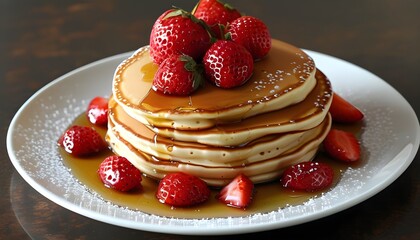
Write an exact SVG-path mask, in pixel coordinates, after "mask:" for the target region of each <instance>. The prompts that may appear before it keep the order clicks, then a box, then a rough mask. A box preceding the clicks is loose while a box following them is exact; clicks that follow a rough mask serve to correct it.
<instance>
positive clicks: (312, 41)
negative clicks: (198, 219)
mask: <svg viewBox="0 0 420 240" xmlns="http://www.w3.org/2000/svg"><path fill="white" fill-rule="evenodd" d="M229 3H231V4H232V5H234V6H236V7H237V8H239V9H240V10H241V12H243V13H246V14H247V15H253V16H256V17H259V18H261V19H262V20H263V21H265V23H266V24H267V25H268V27H269V29H270V31H271V34H272V36H273V37H274V38H277V39H281V40H283V41H286V42H290V43H292V44H294V45H296V46H298V47H301V48H306V49H310V50H315V51H318V52H323V53H326V54H329V55H333V56H336V57H338V58H342V59H345V60H347V61H349V62H352V63H355V64H356V65H359V66H361V67H363V68H365V69H367V70H369V71H371V72H373V73H374V74H376V75H378V76H380V77H381V78H382V79H384V80H385V81H387V82H388V83H389V84H390V85H392V86H393V87H394V88H396V89H397V91H399V92H400V93H401V94H402V95H403V96H404V97H405V98H406V99H407V100H408V102H409V103H410V104H411V106H412V107H413V108H414V110H415V111H416V112H417V113H419V112H420V104H419V101H418V91H419V90H418V89H420V88H419V86H420V84H419V81H420V44H419V43H420V2H419V1H416V0H411V1H410V0H404V1H396V0H395V1H392V0H370V1H364V0H355V1H332V0H328V1H269V0H264V1H245V0H242V1H239V0H236V1H234V0H231V1H229ZM194 4H195V1H162V0H155V1H147V2H146V1H111V0H107V1H99V0H97V1H53V0H50V1H13V0H6V1H5V0H2V1H0V83H1V86H0V102H1V109H0V131H1V133H0V135H1V136H2V138H1V139H0V141H1V147H0V151H1V155H0V164H1V165H0V184H1V185H0V194H1V195H0V196H1V198H0V239H31V238H33V239H92V238H94V239H131V238H136V239H196V238H203V239H216V238H217V239H223V237H186V236H175V235H166V234H158V233H149V232H142V231H137V230H131V229H125V228H121V227H116V226H112V225H108V224H104V223H101V222H98V221H95V220H91V219H88V218H85V217H83V216H80V215H77V214H75V213H73V212H70V211H68V210H66V209H64V208H62V207H60V206H58V205H56V204H55V203H53V202H51V201H49V200H48V199H46V198H45V197H43V196H41V195H40V194H39V193H37V192H36V191H35V190H33V189H32V188H31V187H30V186H29V185H28V184H27V183H26V182H25V181H24V180H23V179H22V178H21V177H20V176H19V174H18V173H17V172H16V171H15V169H14V168H13V166H12V164H11V162H10V159H9V157H8V155H7V151H6V143H5V141H6V132H7V128H8V125H9V123H10V121H11V119H12V117H13V115H14V114H15V113H16V111H17V110H18V109H19V107H20V106H21V105H22V104H23V103H24V102H25V101H26V100H27V99H28V98H29V97H30V96H31V95H32V94H34V93H35V92H36V91H37V90H38V89H40V88H41V87H43V86H44V85H46V84H47V83H49V82H50V81H52V80H54V79H55V78H57V77H59V76H61V75H63V74H65V73H67V72H69V71H71V70H73V69H75V68H77V67H80V66H83V65H85V64H87V63H90V62H92V61H95V60H98V59H101V58H104V57H108V56H111V55H115V54H118V53H122V52H127V51H132V50H135V49H137V48H139V47H140V46H143V45H146V44H148V41H149V33H150V29H151V26H152V25H153V23H154V21H155V19H156V18H157V17H158V16H159V15H160V14H161V13H163V12H164V11H165V10H166V9H167V8H169V7H170V6H171V5H176V6H179V7H182V8H185V9H187V10H190V9H192V8H193V6H194ZM419 171H420V164H419V156H418V155H417V157H416V159H414V161H413V163H412V164H411V166H410V167H409V168H408V169H407V171H406V172H405V173H404V174H403V175H402V176H401V177H400V178H398V179H397V180H396V181H395V182H394V183H393V184H391V185H390V186H389V187H388V188H386V189H385V190H383V191H382V192H380V193H379V194H377V195H376V196H374V197H372V198H371V199H368V200H367V201H365V202H363V203H361V204H359V205H357V206H354V207H352V208H350V209H348V210H345V211H343V212H340V213H338V214H335V215H332V216H329V217H326V218H323V219H320V220H317V221H313V222H310V223H306V224H302V225H298V226H293V227H289V228H284V229H279V230H274V231H269V232H262V233H254V234H247V235H242V236H229V237H226V239H243V238H245V239H257V238H261V239H267V238H274V237H275V238H278V239H296V238H297V239H300V238H313V237H314V236H316V238H317V239H318V238H323V239H420V230H419V217H420V210H419V205H420V199H419V194H418V191H419V186H420V178H419V174H418V172H419ZM17 216H18V217H17Z"/></svg>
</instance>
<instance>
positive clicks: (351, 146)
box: [324, 129, 360, 162]
mask: <svg viewBox="0 0 420 240" xmlns="http://www.w3.org/2000/svg"><path fill="white" fill-rule="evenodd" d="M324 149H325V151H326V152H327V153H328V154H329V155H330V156H332V157H333V158H335V159H338V160H341V161H344V162H354V161H357V160H359V159H360V144H359V141H358V140H357V139H356V137H355V136H354V135H353V134H352V133H350V132H346V131H342V130H338V129H331V130H330V132H329V133H328V135H327V137H326V138H325V139H324Z"/></svg>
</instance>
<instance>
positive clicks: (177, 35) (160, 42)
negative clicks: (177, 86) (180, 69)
mask: <svg viewBox="0 0 420 240" xmlns="http://www.w3.org/2000/svg"><path fill="white" fill-rule="evenodd" d="M210 45H211V35H210V33H209V32H208V31H207V30H206V25H205V23H204V22H203V21H202V20H199V19H197V18H196V17H194V16H193V15H191V13H188V12H186V11H184V10H181V9H171V10H168V11H166V12H165V13H163V14H162V15H161V16H160V17H159V18H158V19H157V20H156V22H155V24H154V25H153V28H152V32H151V34H150V56H151V58H152V60H153V62H154V63H156V64H160V63H162V62H163V60H165V59H166V58H168V57H169V56H170V55H172V54H185V55H188V56H191V57H192V58H194V59H195V60H196V61H199V60H200V59H201V58H202V57H203V55H204V53H205V52H206V50H207V49H208V48H209V47H210Z"/></svg>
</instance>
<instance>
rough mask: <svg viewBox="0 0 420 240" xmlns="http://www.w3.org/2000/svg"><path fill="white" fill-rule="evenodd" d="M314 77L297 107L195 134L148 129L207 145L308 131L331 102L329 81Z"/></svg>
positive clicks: (320, 75)
mask: <svg viewBox="0 0 420 240" xmlns="http://www.w3.org/2000/svg"><path fill="white" fill-rule="evenodd" d="M315 76H316V80H317V84H316V86H315V88H314V89H313V90H312V91H311V92H310V93H309V95H308V96H307V97H306V98H305V99H304V100H303V101H302V102H300V103H299V104H294V105H291V106H289V107H286V108H283V109H280V110H277V111H272V112H268V113H263V114H260V115H257V116H254V117H250V118H247V119H244V120H242V121H240V122H233V123H225V124H218V125H216V126H215V127H212V128H208V129H203V130H198V131H187V130H177V129H173V128H159V127H151V129H152V131H154V132H155V133H157V134H159V135H160V136H164V137H167V138H173V139H177V140H179V141H187V142H198V143H202V144H207V145H211V146H235V145H241V144H245V143H247V142H249V141H252V140H255V139H257V138H260V137H262V136H265V135H268V134H276V133H286V132H290V131H300V130H305V129H310V128H313V127H315V126H317V125H319V124H320V123H321V122H322V121H323V120H324V119H325V116H326V114H327V113H328V111H327V109H329V107H330V105H331V101H332V88H331V84H330V82H329V80H328V79H327V78H326V76H325V75H324V74H323V73H322V72H321V71H319V70H318V71H317V72H316V75H315Z"/></svg>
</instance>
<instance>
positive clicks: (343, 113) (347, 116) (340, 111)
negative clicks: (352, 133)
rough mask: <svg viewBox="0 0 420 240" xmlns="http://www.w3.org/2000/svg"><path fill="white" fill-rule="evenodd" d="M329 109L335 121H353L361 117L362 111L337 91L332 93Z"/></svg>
mask: <svg viewBox="0 0 420 240" xmlns="http://www.w3.org/2000/svg"><path fill="white" fill-rule="evenodd" d="M329 111H330V113H331V117H332V119H333V120H334V121H335V122H340V123H354V122H358V121H360V120H362V119H363V113H362V112H361V111H360V110H359V109H358V108H356V107H355V106H353V105H352V104H351V103H349V102H348V101H346V100H345V99H344V98H342V97H341V96H339V95H338V94H337V93H334V97H333V100H332V102H331V107H330V110H329Z"/></svg>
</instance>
